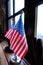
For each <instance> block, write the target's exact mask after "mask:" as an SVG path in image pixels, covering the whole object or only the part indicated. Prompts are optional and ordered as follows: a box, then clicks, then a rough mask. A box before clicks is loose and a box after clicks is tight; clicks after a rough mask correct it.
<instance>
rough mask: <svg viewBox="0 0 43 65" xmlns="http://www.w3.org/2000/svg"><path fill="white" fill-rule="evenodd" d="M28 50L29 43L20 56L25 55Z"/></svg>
mask: <svg viewBox="0 0 43 65" xmlns="http://www.w3.org/2000/svg"><path fill="white" fill-rule="evenodd" d="M27 50H28V47H27V44H26V46H25V48H24V49H23V51H22V52H21V54H20V58H22V57H23V55H24V54H25V53H26V51H27Z"/></svg>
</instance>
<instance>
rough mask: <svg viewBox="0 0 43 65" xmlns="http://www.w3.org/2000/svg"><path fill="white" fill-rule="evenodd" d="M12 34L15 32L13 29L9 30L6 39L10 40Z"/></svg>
mask: <svg viewBox="0 0 43 65" xmlns="http://www.w3.org/2000/svg"><path fill="white" fill-rule="evenodd" d="M12 32H13V30H12V29H9V30H8V31H7V32H6V34H5V37H6V38H8V39H10V38H11V35H12Z"/></svg>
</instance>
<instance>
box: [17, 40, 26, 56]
mask: <svg viewBox="0 0 43 65" xmlns="http://www.w3.org/2000/svg"><path fill="white" fill-rule="evenodd" d="M24 45H25V41H24V43H22V46H21V47H20V49H19V51H18V52H17V55H19V53H20V52H21V50H22V48H23V47H24Z"/></svg>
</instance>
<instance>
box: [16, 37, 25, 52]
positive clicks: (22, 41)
mask: <svg viewBox="0 0 43 65" xmlns="http://www.w3.org/2000/svg"><path fill="white" fill-rule="evenodd" d="M24 38H25V37H24V36H23V37H22V39H21V40H20V42H19V43H18V45H17V46H16V49H15V52H16V51H17V50H18V48H19V47H20V45H21V44H23V43H22V42H23V41H24Z"/></svg>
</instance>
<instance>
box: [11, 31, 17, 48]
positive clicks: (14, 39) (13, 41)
mask: <svg viewBox="0 0 43 65" xmlns="http://www.w3.org/2000/svg"><path fill="white" fill-rule="evenodd" d="M17 34H18V33H17V31H16V33H15V34H14V36H13V39H12V42H11V46H12V47H13V45H14V44H15V41H16V37H17Z"/></svg>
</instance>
